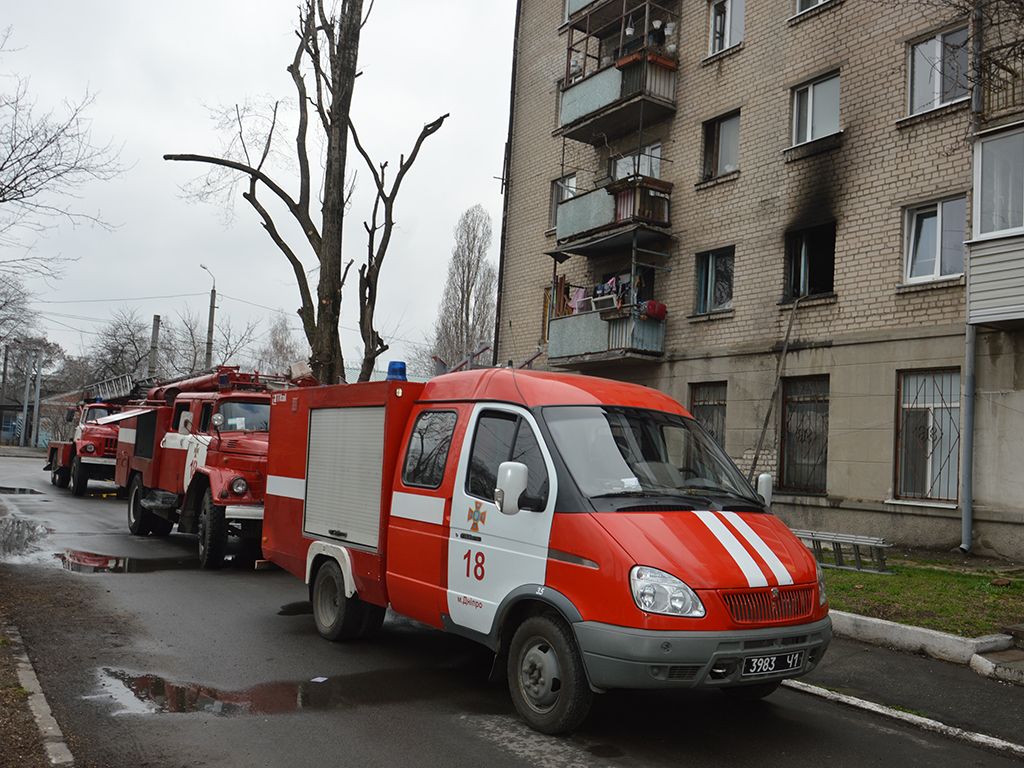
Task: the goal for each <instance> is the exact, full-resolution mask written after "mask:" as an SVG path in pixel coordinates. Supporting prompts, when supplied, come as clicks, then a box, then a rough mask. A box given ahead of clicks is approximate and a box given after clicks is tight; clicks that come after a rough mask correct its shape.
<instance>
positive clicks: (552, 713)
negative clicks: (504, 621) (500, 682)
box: [508, 615, 594, 734]
mask: <svg viewBox="0 0 1024 768" xmlns="http://www.w3.org/2000/svg"><path fill="white" fill-rule="evenodd" d="M508 681H509V693H510V694H511V695H512V703H513V704H515V707H516V710H517V711H518V712H519V714H520V716H521V717H522V718H523V719H524V720H525V721H526V723H527V724H528V725H529V726H530V727H531V728H533V729H534V730H537V731H540V732H541V733H548V734H560V733H566V732H568V731H571V730H573V729H574V728H576V727H577V726H579V725H580V723H582V722H583V721H584V720H585V719H586V717H587V713H589V712H590V706H591V704H592V703H593V700H594V693H593V691H591V690H590V684H589V683H588V682H587V674H586V670H585V669H584V668H583V659H582V658H581V657H580V652H579V649H578V648H577V647H576V640H575V638H574V637H573V635H572V630H571V629H570V628H569V627H568V626H567V625H566V623H565V622H564V621H562V620H561V619H560V618H557V617H554V616H548V615H543V616H531V617H530V618H528V619H527V620H526V621H524V622H523V623H522V624H520V625H519V628H518V629H517V630H516V632H515V634H514V635H513V636H512V643H511V645H510V646H509V653H508Z"/></svg>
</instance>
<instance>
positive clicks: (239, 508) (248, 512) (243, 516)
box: [224, 504, 263, 520]
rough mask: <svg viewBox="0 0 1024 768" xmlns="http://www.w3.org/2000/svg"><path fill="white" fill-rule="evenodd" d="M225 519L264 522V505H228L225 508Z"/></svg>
mask: <svg viewBox="0 0 1024 768" xmlns="http://www.w3.org/2000/svg"><path fill="white" fill-rule="evenodd" d="M224 517H226V518H227V519H228V520H262V519H263V505H262V504H228V505H227V506H226V507H224Z"/></svg>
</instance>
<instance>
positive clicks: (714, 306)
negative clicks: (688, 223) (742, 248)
mask: <svg viewBox="0 0 1024 768" xmlns="http://www.w3.org/2000/svg"><path fill="white" fill-rule="evenodd" d="M734 252H735V249H734V248H732V247H729V248H719V249H718V250H715V251H707V252H706V253H698V254H697V306H696V308H695V310H696V314H698V315H703V314H706V313H708V312H718V311H721V310H725V309H730V308H731V307H732V274H733V254H734Z"/></svg>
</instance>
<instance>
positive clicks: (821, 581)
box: [814, 563, 828, 605]
mask: <svg viewBox="0 0 1024 768" xmlns="http://www.w3.org/2000/svg"><path fill="white" fill-rule="evenodd" d="M814 569H815V570H816V571H817V572H818V605H824V604H825V601H826V600H828V597H827V596H826V595H825V572H824V571H823V570H821V565H820V564H818V563H815V564H814Z"/></svg>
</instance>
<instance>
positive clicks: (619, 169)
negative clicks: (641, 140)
mask: <svg viewBox="0 0 1024 768" xmlns="http://www.w3.org/2000/svg"><path fill="white" fill-rule="evenodd" d="M636 175H640V176H650V177H651V178H652V179H657V178H660V177H661V144H649V145H647V146H646V147H644V148H643V149H641V150H640V151H639V152H633V153H631V154H628V155H622V156H620V157H613V158H612V160H611V176H612V178H613V179H615V180H618V179H626V178H629V177H630V176H636Z"/></svg>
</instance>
